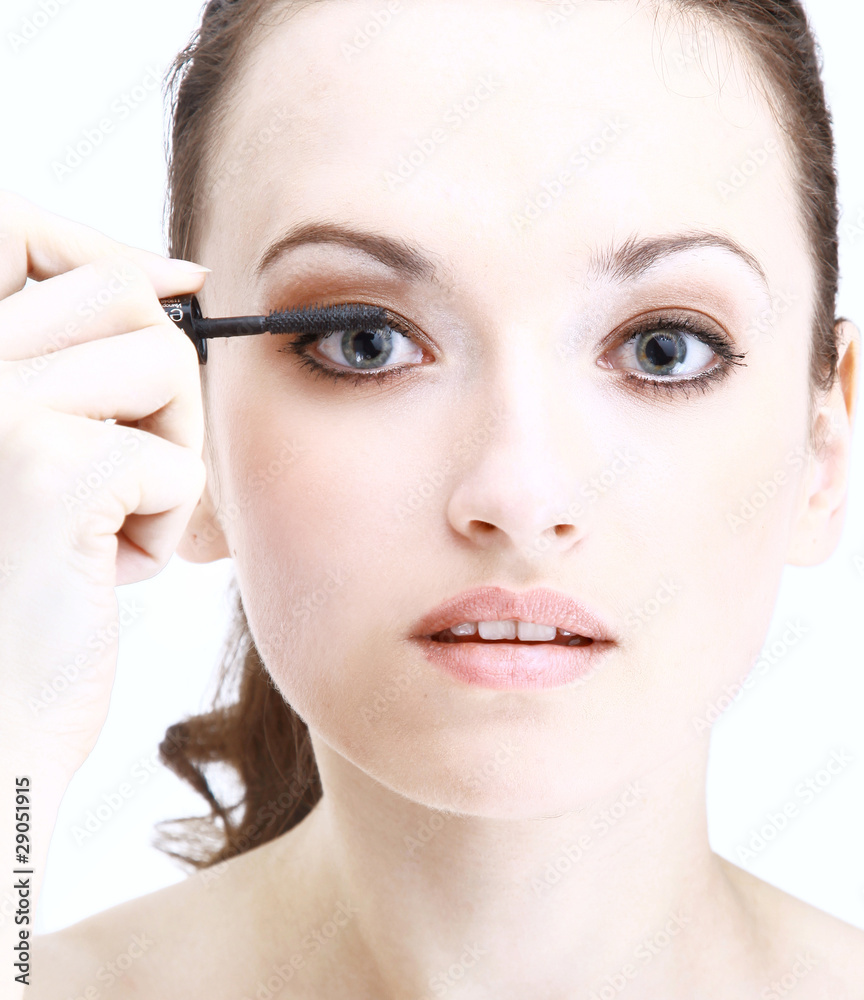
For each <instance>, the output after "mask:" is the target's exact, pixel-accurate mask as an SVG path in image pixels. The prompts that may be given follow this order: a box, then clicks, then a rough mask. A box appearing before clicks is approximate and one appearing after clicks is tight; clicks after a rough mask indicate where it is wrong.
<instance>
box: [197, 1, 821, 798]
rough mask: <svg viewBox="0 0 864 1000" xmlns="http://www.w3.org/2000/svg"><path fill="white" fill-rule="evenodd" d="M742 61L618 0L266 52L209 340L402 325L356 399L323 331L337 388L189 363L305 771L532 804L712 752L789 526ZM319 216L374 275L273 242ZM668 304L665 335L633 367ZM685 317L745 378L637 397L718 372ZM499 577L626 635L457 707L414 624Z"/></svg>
mask: <svg viewBox="0 0 864 1000" xmlns="http://www.w3.org/2000/svg"><path fill="white" fill-rule="evenodd" d="M385 12H386V13H385ZM730 58H731V61H730ZM741 59H742V57H741V55H740V53H738V54H735V53H733V56H732V57H730V50H729V49H728V48H727V47H726V46H724V45H723V43H722V41H721V39H720V37H719V36H718V35H716V34H714V33H713V32H711V31H710V30H709V29H708V28H707V27H705V26H703V27H702V28H701V30H699V29H697V28H696V27H694V26H691V25H688V24H683V23H677V22H676V23H673V22H671V21H669V20H667V19H666V15H665V14H662V13H661V15H660V16H659V17H658V16H657V15H655V13H654V11H653V10H651V9H644V8H643V6H642V5H640V4H637V3H631V2H629V0H622V2H616V3H609V2H582V3H578V4H569V5H562V6H560V7H556V6H552V5H549V4H544V3H540V2H537V0H504V2H502V0H473V2H471V3H465V2H464V0H402V2H401V3H399V2H394V3H391V4H390V5H389V9H388V7H387V6H385V5H382V4H381V3H380V0H376V2H374V3H351V4H348V3H317V4H313V5H312V6H311V7H308V8H305V9H303V10H301V11H300V12H299V13H298V14H297V15H296V16H295V17H294V18H293V19H291V20H289V21H287V22H285V23H284V24H282V25H280V26H279V27H277V28H275V29H271V30H269V31H268V33H267V34H266V37H262V38H261V39H260V40H259V41H258V42H256V44H255V46H254V48H253V49H252V51H251V55H250V58H249V59H248V62H247V64H246V65H245V66H244V68H243V71H242V73H241V75H240V77H239V79H238V83H237V87H236V90H235V91H234V93H233V95H232V99H231V103H230V108H229V111H228V115H227V118H226V122H225V131H224V134H223V136H222V137H221V139H220V143H219V146H218V148H217V151H216V155H215V159H214V160H213V162H212V163H210V165H209V170H210V173H209V178H208V183H209V184H211V185H214V186H215V187H214V191H215V196H214V199H213V210H212V214H211V215H210V216H209V217H208V218H207V220H206V226H205V231H204V239H203V245H202V247H201V249H200V251H199V254H198V257H197V259H199V260H201V261H202V262H204V263H206V264H207V265H209V266H210V267H211V268H212V269H213V274H212V275H211V276H210V277H209V279H208V283H207V287H206V289H205V292H204V295H203V296H202V299H203V304H204V308H205V313H206V314H209V315H237V314H248V313H258V312H267V311H269V310H271V309H276V308H285V307H291V306H297V307H299V306H304V305H309V304H311V303H324V304H332V303H336V302H357V301H360V302H370V303H373V304H376V305H382V306H386V307H387V308H388V309H389V310H391V311H392V312H394V313H396V314H398V315H399V316H401V317H403V318H404V319H405V320H407V321H408V322H409V323H410V324H412V325H413V326H414V327H415V328H416V330H417V331H419V333H420V334H421V335H422V338H421V337H418V338H416V339H415V340H414V341H412V340H408V339H404V338H403V337H402V336H400V335H399V334H394V342H393V353H392V355H390V356H387V355H386V354H385V355H382V356H381V357H380V359H379V360H378V362H377V363H378V366H379V367H381V368H383V367H390V368H396V367H401V366H404V370H403V371H402V372H401V373H399V374H396V375H395V376H392V377H389V378H387V379H386V380H384V381H381V382H379V381H376V380H375V379H374V378H372V377H370V376H369V375H368V374H367V375H364V374H363V372H364V369H363V368H362V367H358V365H356V364H355V365H354V366H353V367H351V366H350V365H349V362H348V360H347V359H346V358H345V356H344V355H343V354H342V353H341V350H340V347H341V342H340V338H339V336H338V335H336V336H335V337H333V338H331V339H330V340H329V341H328V342H319V344H318V345H317V346H313V347H311V348H308V351H309V352H310V353H311V354H312V356H313V357H314V358H317V359H318V360H319V362H320V363H322V364H324V365H330V367H331V368H334V369H336V370H337V371H341V372H342V373H347V374H349V375H350V374H351V373H352V372H355V373H356V372H360V377H361V378H364V379H365V381H363V382H359V383H358V384H355V382H354V381H352V380H351V379H350V378H342V379H338V378H335V379H334V378H331V377H328V376H327V375H326V373H325V374H322V375H320V377H319V375H318V373H316V372H314V371H312V370H311V369H310V368H308V367H306V366H304V364H303V363H302V362H301V360H300V358H299V357H298V356H297V355H295V354H293V353H287V352H285V351H281V352H280V351H279V348H280V347H284V346H285V345H287V343H288V338H287V337H273V336H270V335H266V336H258V337H240V338H236V339H232V340H213V341H210V345H209V350H210V360H209V362H208V365H207V370H206V374H205V378H206V382H207V405H208V419H209V429H210V434H211V438H212V442H213V456H214V462H215V466H214V468H213V469H212V471H211V476H210V481H209V486H208V489H209V490H210V491H211V493H212V494H213V495H214V496H215V497H216V498H217V499H218V503H219V505H220V510H221V512H222V513H221V518H220V523H221V524H222V525H223V527H224V534H225V538H226V540H227V541H226V542H225V546H224V551H223V552H221V553H220V554H227V553H228V552H229V551H230V554H231V556H232V557H233V559H234V561H235V564H236V572H237V577H238V580H239V583H240V587H241V591H242V594H243V601H244V606H245V609H246V613H247V616H248V619H249V622H250V626H251V629H252V633H253V636H254V638H255V641H256V643H257V644H258V646H259V649H260V650H261V652H262V655H263V657H264V659H265V661H266V664H267V667H268V668H269V670H270V672H271V674H272V676H273V678H274V680H275V682H276V684H277V685H278V687H279V689H280V690H281V691H282V693H283V695H284V697H285V698H286V699H287V701H288V702H289V703H290V704H291V705H292V706H293V707H294V708H295V709H296V711H297V712H298V713H299V714H300V716H301V717H302V718H303V719H304V720H305V721H306V722H307V724H308V725H309V727H310V729H311V731H312V734H313V740H314V742H315V743H316V749H319V748H321V747H322V746H323V745H324V744H326V745H327V746H329V747H330V748H332V749H334V750H335V751H337V752H338V754H339V755H341V757H342V758H344V759H345V760H347V761H348V762H350V764H351V765H355V766H356V767H357V768H359V769H361V770H362V771H363V772H366V773H367V774H368V775H370V776H371V777H372V778H374V779H376V780H377V781H379V782H381V783H383V784H384V785H386V786H388V787H390V788H393V789H395V790H397V791H399V792H401V793H403V794H404V795H406V796H408V797H409V798H412V799H416V800H418V801H421V802H424V803H426V804H429V805H436V806H445V807H451V808H455V809H460V810H465V811H468V812H475V813H477V814H480V815H488V816H517V815H525V816H542V815H550V814H555V813H558V812H561V811H563V810H565V809H570V808H573V807H574V806H577V805H579V804H580V803H582V802H585V801H587V800H589V799H591V798H594V797H596V796H602V795H606V794H611V793H613V792H614V791H615V790H616V789H619V788H620V787H621V786H622V785H624V784H625V783H626V782H627V781H629V780H631V779H632V778H633V777H634V776H636V775H640V774H643V773H645V772H647V771H650V770H651V769H652V768H654V767H656V766H658V765H660V764H661V763H663V762H664V761H666V760H668V759H669V758H670V757H671V756H672V755H673V754H674V753H676V752H677V751H678V750H680V749H681V748H682V747H684V746H685V745H688V744H691V742H692V741H693V740H694V739H699V738H702V737H700V736H699V735H698V730H697V728H696V727H694V718H696V719H698V718H704V717H705V715H706V712H707V711H708V710H709V709H710V708H711V706H712V705H713V704H714V703H715V702H716V701H717V700H718V698H720V697H721V696H722V695H723V693H724V688H725V687H726V686H727V685H728V684H730V683H731V682H732V681H733V680H734V679H736V678H739V677H740V676H741V675H742V674H743V673H745V672H746V670H747V669H748V667H749V665H750V664H751V662H752V660H753V658H754V657H755V655H756V654H757V652H758V650H759V648H760V646H761V644H762V642H763V639H764V637H765V632H766V629H767V627H768V624H769V621H770V618H771V614H772V608H773V604H774V598H775V595H776V591H777V587H778V583H779V578H780V574H781V570H782V567H783V564H784V562H785V561H786V559H787V558H791V553H792V551H793V548H792V547H793V545H794V544H795V543H796V538H797V534H796V523H797V521H798V517H799V512H800V510H801V509H802V505H803V504H805V503H806V496H805V493H806V489H805V488H806V485H807V459H806V453H805V449H806V445H807V440H808V430H809V426H808V421H807V417H808V349H809V341H810V334H811V326H810V315H811V308H812V300H813V284H812V280H813V279H812V274H811V269H810V265H809V261H808V256H807V244H806V241H805V237H804V234H803V233H802V231H801V229H800V226H799V223H798V221H797V218H798V217H797V201H796V200H795V193H794V188H793V185H792V182H791V180H790V177H789V173H788V170H789V168H788V160H787V155H786V153H785V151H784V149H783V147H782V146H781V141H782V140H781V133H780V132H779V130H778V128H777V126H776V124H775V122H774V120H773V118H772V116H771V114H770V111H769V110H768V108H767V105H766V104H765V102H764V100H763V98H762V97H761V96H759V94H758V92H757V91H756V90H755V88H754V87H753V86H752V85H751V84H750V83H749V82H748V78H747V77H746V76H745V73H744V70H743V63H742V61H741ZM718 80H722V88H720V87H719V86H718ZM311 225H316V226H327V227H331V228H333V227H339V228H341V229H345V230H351V231H352V232H354V233H355V234H356V233H365V234H369V235H368V238H367V240H366V246H365V249H364V248H363V247H362V246H360V245H353V244H351V243H350V241H349V240H347V239H337V238H335V236H332V235H331V237H330V238H328V239H325V238H324V236H325V235H326V234H322V233H320V232H319V235H318V238H317V239H315V238H312V239H309V240H306V241H300V242H294V244H293V245H292V246H290V247H288V246H287V245H283V247H282V250H281V252H276V251H273V252H268V250H269V248H271V247H273V246H274V245H275V244H278V243H279V241H280V240H282V238H283V237H285V236H286V235H287V234H295V235H296V232H297V230H298V229H299V227H307V226H311ZM694 237H698V238H699V240H698V242H693V238H694ZM390 243H393V244H396V245H397V246H396V247H391V246H389V244H390ZM409 246H410V248H412V250H411V252H410V253H409V252H408V247H409ZM736 246H737V247H739V248H741V251H742V252H741V253H738V252H736V250H735V247H736ZM421 255H422V257H423V258H425V262H423V263H421V261H420V256H421ZM265 258H266V266H264V267H259V264H260V263H261V262H262V261H263V260H264V259H265ZM760 271H761V272H763V273H762V274H760V273H759V272H760ZM655 311H659V313H660V314H661V315H666V314H668V313H671V314H672V315H673V316H674V317H675V319H676V322H677V323H678V324H679V329H684V330H685V334H679V339H678V340H677V341H675V340H674V338H673V340H671V341H670V339H669V335H668V333H667V339H666V340H665V341H662V340H661V341H658V340H656V339H653V340H652V339H651V338H650V337H648V338H643V347H645V350H644V351H641V352H639V351H638V350H637V348H638V346H639V338H635V339H634V336H633V328H634V327H635V326H636V323H637V321H640V318H641V317H644V316H645V315H646V314H649V313H654V312H655ZM684 322H688V323H690V324H692V325H691V327H690V329H695V330H697V331H699V330H707V331H709V333H711V332H713V333H714V334H715V335H717V336H721V337H723V336H725V337H727V338H728V339H729V342H730V343H729V349H730V350H731V351H732V352H733V353H735V354H738V355H746V358H745V359H744V360H745V361H746V366H743V365H732V366H730V367H729V369H728V372H727V373H726V375H725V376H724V377H719V378H715V379H713V380H711V381H705V382H697V383H690V384H689V385H688V384H687V383H684V384H680V383H679V384H677V385H675V384H659V385H654V384H652V383H649V382H647V381H644V380H643V381H639V380H638V376H639V375H641V376H642V377H643V379H644V378H652V377H653V378H655V379H657V380H661V379H664V378H665V379H666V380H667V382H670V383H671V382H674V380H675V379H680V378H683V377H686V376H688V375H693V374H698V373H699V372H702V371H705V370H708V369H712V368H715V366H716V365H717V364H718V359H719V352H718V351H717V350H715V349H714V348H713V347H710V346H705V345H704V344H702V342H701V341H700V340H699V339H698V336H697V335H696V334H689V333H686V329H687V328H686V327H682V323H684ZM640 329H642V328H640ZM648 329H649V332H650V325H649V328H648ZM628 330H629V331H630V333H629V336H628ZM616 331H617V335H616V336H617V339H616V337H613V338H612V340H611V341H610V339H609V338H610V335H612V334H613V333H616ZM628 341H629V342H628ZM663 344H666V345H667V346H670V345H671V346H678V347H682V345H683V347H684V349H685V350H686V355H685V356H683V358H679V362H678V368H676V369H675V371H676V372H678V373H679V374H677V375H673V376H671V377H670V375H669V374H668V372H669V371H670V370H671V369H670V367H669V365H667V366H666V367H663V366H662V365H660V361H661V360H662V353H661V352H659V351H658V348H660V347H662V345H663ZM388 357H389V360H388ZM658 366H659V367H658ZM633 376H636V377H635V378H634V377H633ZM193 527H195V526H194V525H193ZM190 530H191V529H190ZM195 530H197V531H199V532H200V531H201V525H200V524H198V525H197V527H196V528H195ZM220 544H221V542H220ZM487 584H494V585H499V586H502V587H508V588H510V589H512V590H516V591H523V590H527V589H530V588H532V587H539V586H544V587H551V588H553V589H556V590H559V591H562V592H564V593H565V594H567V595H570V596H571V597H573V598H575V599H576V600H579V601H582V602H584V603H586V604H587V605H588V606H589V607H591V608H593V609H594V610H595V611H596V612H597V613H598V614H600V615H601V617H602V618H603V619H605V621H606V622H607V623H608V625H609V627H610V629H611V633H612V636H613V638H614V640H615V644H614V645H613V647H612V648H611V649H610V650H609V651H608V653H607V655H606V656H605V657H604V658H603V660H602V661H601V663H600V665H599V667H598V669H597V670H596V671H595V672H594V673H593V674H591V675H589V676H587V677H585V678H584V679H583V680H581V681H579V682H576V683H571V684H569V685H566V686H558V687H551V688H545V689H542V690H495V689H491V688H488V687H480V686H476V685H469V684H466V683H463V682H461V681H458V680H456V679H454V678H453V677H451V676H450V675H449V674H446V673H444V672H442V671H441V670H439V669H438V668H436V667H434V666H432V665H431V664H430V663H429V662H428V661H427V660H426V658H425V657H424V656H423V654H422V652H421V650H420V649H419V647H418V645H417V643H416V642H414V641H413V640H411V639H410V638H409V637H410V635H411V634H412V626H413V625H414V623H415V622H416V621H417V620H418V619H419V618H420V617H421V616H423V615H425V614H426V613H427V612H428V611H430V610H431V609H432V608H433V607H435V606H436V605H438V604H439V603H440V602H442V601H443V600H445V599H446V598H449V597H451V596H453V595H455V594H457V593H459V592H461V591H463V590H465V589H467V588H471V587H476V586H481V585H487ZM540 775H542V781H538V780H537V778H538V776H540Z"/></svg>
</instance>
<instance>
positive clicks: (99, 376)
mask: <svg viewBox="0 0 864 1000" xmlns="http://www.w3.org/2000/svg"><path fill="white" fill-rule="evenodd" d="M38 360H39V364H38V365H36V364H35V363H34V362H33V361H32V359H28V360H24V361H18V362H7V363H5V364H4V365H2V366H0V392H2V393H3V394H4V397H5V399H6V400H7V401H10V400H11V399H12V398H13V397H17V398H19V399H20V398H24V399H26V400H27V402H28V403H30V404H38V405H40V406H43V407H46V408H48V409H52V410H57V411H58V412H64V413H70V414H74V415H76V416H79V417H88V418H90V419H91V420H101V421H104V420H106V419H108V418H115V419H116V420H118V421H122V422H123V423H126V424H130V423H137V424H138V426H139V427H140V428H141V429H146V430H148V431H150V432H151V433H152V434H157V435H159V436H160V437H163V438H165V439H166V440H167V441H171V442H173V443H174V444H176V445H180V446H182V447H186V448H190V449H192V451H194V452H195V453H196V454H199V453H200V452H201V448H202V446H203V442H204V418H203V405H202V402H201V382H200V376H199V367H198V355H197V353H196V351H195V346H194V344H193V343H192V341H191V340H189V338H188V337H187V336H186V335H185V334H184V333H183V331H182V330H179V329H177V328H176V327H175V326H174V325H173V324H172V323H171V322H170V320H167V319H166V318H165V317H164V315H163V323H162V324H161V325H159V326H155V327H147V328H145V329H143V330H133V331H131V332H129V333H124V334H122V335H119V336H116V337H107V338H103V339H101V340H91V341H87V342H85V343H81V344H77V345H76V346H74V347H68V348H65V349H64V350H60V351H55V352H54V353H52V354H49V355H48V356H47V357H44V358H39V359H38ZM10 405H11V404H10Z"/></svg>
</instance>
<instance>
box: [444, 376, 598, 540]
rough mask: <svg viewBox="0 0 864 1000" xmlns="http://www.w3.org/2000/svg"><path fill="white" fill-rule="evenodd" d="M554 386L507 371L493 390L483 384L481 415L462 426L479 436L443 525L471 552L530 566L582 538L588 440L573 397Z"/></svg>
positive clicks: (474, 412)
mask: <svg viewBox="0 0 864 1000" xmlns="http://www.w3.org/2000/svg"><path fill="white" fill-rule="evenodd" d="M537 374H538V375H539V373H537ZM546 374H547V376H548V375H549V372H548V371H547V373H546ZM553 385H557V383H556V381H555V379H554V377H553V378H551V379H546V380H544V379H541V378H539V377H534V378H532V376H531V373H529V372H527V371H525V370H524V369H523V371H522V372H518V371H514V372H513V373H512V374H511V376H509V377H508V379H507V383H506V384H504V383H503V382H502V381H499V382H498V383H497V386H496V388H495V390H492V389H491V386H489V383H487V387H488V392H487V394H486V395H485V396H484V403H483V407H480V408H478V407H476V405H475V407H474V408H473V409H472V416H471V419H470V420H469V424H470V423H474V424H475V426H477V425H482V426H483V428H484V433H482V434H478V435H476V441H477V444H476V445H475V447H474V448H473V449H472V450H471V452H470V453H469V454H468V455H467V457H466V458H464V459H463V460H462V463H461V465H460V475H459V476H458V478H457V479H456V480H455V484H454V487H453V491H452V493H451V495H450V498H449V502H448V505H447V517H448V520H449V523H450V526H451V527H452V529H453V530H454V531H456V532H457V533H458V534H459V535H460V536H461V537H462V538H463V539H465V540H468V541H470V542H471V543H472V544H473V545H475V546H476V547H478V548H483V549H486V550H493V549H497V550H505V549H510V550H516V551H517V552H518V553H519V554H521V555H522V556H525V557H528V558H532V557H537V556H539V555H542V554H543V553H565V552H567V551H569V550H570V549H572V548H573V547H574V546H575V545H576V544H577V543H578V541H579V540H580V539H581V538H582V537H583V536H584V532H585V516H584V515H585V512H586V511H585V507H584V502H583V501H582V499H581V494H580V476H581V474H582V472H583V470H584V469H586V467H587V465H588V463H590V461H591V458H590V455H589V454H588V451H589V448H588V447H586V446H585V442H586V441H588V440H589V439H588V436H587V434H585V433H583V432H582V430H581V421H580V419H579V417H578V415H577V414H576V413H575V411H576V409H577V406H575V405H574V403H573V401H572V396H571V395H570V394H567V393H565V392H561V386H558V387H557V388H553ZM562 399H564V400H565V401H566V402H565V403H564V404H561V400H562ZM565 409H566V411H567V412H566V413H565V412H564V410H565ZM484 412H485V413H486V414H487V415H488V414H491V417H489V416H487V418H486V419H485V420H484V417H483V413H484ZM458 423H459V425H460V426H464V424H463V422H462V421H459V422H458Z"/></svg>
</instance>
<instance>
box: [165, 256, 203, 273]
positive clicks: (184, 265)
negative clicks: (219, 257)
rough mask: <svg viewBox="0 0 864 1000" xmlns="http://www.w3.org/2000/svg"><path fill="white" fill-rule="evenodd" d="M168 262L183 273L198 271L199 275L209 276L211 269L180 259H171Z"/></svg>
mask: <svg viewBox="0 0 864 1000" xmlns="http://www.w3.org/2000/svg"><path fill="white" fill-rule="evenodd" d="M168 261H169V262H170V263H172V264H173V265H174V266H175V267H177V268H179V269H180V270H181V271H197V272H198V273H199V274H209V273H210V271H211V268H209V267H204V265H203V264H196V263H195V262H194V261H191V260H181V259H180V258H179V257H169V258H168Z"/></svg>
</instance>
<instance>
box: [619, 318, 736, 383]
mask: <svg viewBox="0 0 864 1000" xmlns="http://www.w3.org/2000/svg"><path fill="white" fill-rule="evenodd" d="M661 330H673V331H676V332H683V333H689V334H691V336H693V337H695V338H696V339H697V340H700V341H701V342H702V343H703V344H705V345H706V346H707V347H710V348H711V350H712V351H713V352H714V353H715V354H716V355H717V357H718V358H719V360H718V362H717V363H716V364H715V365H714V366H713V367H712V368H708V369H707V370H706V371H704V372H700V373H699V374H698V375H685V376H680V377H677V378H668V377H667V378H652V377H651V376H650V375H638V374H637V373H635V372H632V371H622V372H621V375H622V376H623V377H624V378H625V379H626V381H627V382H628V383H629V384H630V385H632V386H633V388H634V389H636V390H637V391H638V392H645V393H650V394H651V395H652V396H656V394H657V393H658V392H665V393H666V395H667V396H670V397H675V396H677V395H678V394H683V396H684V398H685V399H689V398H690V395H689V392H688V390H689V389H696V390H698V391H699V392H700V393H702V394H703V395H704V393H706V392H707V391H708V388H709V386H710V385H711V384H712V383H719V382H722V381H723V380H724V379H725V378H727V377H728V376H729V375H730V374H731V373H732V369H733V368H736V367H743V368H746V367H747V366H746V364H745V363H744V358H746V357H747V354H746V352H745V353H743V354H736V353H735V350H734V346H733V344H732V341H731V340H730V338H729V337H728V336H727V335H726V334H725V333H722V332H721V331H720V330H719V329H715V328H714V326H713V325H712V326H709V325H708V324H707V323H700V322H699V321H698V320H697V319H695V317H693V316H691V315H685V314H676V313H675V312H666V313H662V312H661V313H651V314H650V315H649V316H647V317H645V318H644V319H642V320H637V321H636V323H635V325H632V324H631V325H630V326H629V327H627V328H626V331H625V334H626V335H625V336H623V337H622V338H619V339H617V340H616V341H614V342H613V344H612V346H611V347H610V348H609V350H611V349H613V348H615V347H624V346H625V345H626V344H629V343H632V342H633V341H634V340H637V339H638V338H639V337H640V336H641V335H642V334H643V333H648V332H653V331H661ZM604 353H605V352H604Z"/></svg>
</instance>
